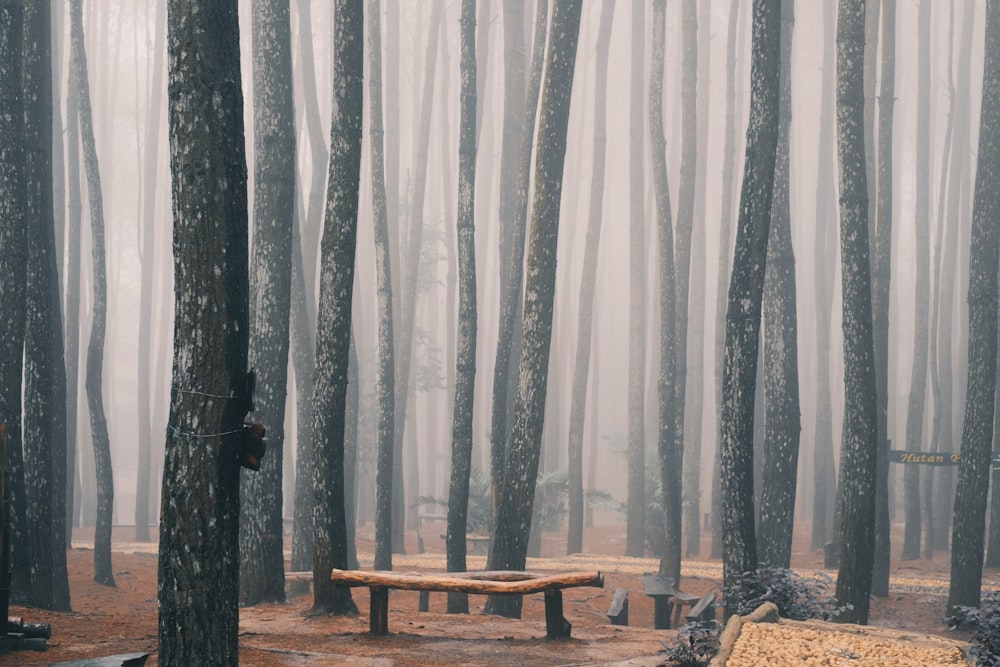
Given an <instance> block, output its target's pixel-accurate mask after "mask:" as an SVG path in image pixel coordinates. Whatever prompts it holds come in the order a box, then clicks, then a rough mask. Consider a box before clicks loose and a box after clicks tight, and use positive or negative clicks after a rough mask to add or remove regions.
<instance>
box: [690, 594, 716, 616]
mask: <svg viewBox="0 0 1000 667" xmlns="http://www.w3.org/2000/svg"><path fill="white" fill-rule="evenodd" d="M714 620H715V593H705V594H704V595H702V596H701V597H700V598H699V599H698V601H697V602H695V603H694V606H693V607H691V610H690V611H689V612H688V613H687V614H685V615H684V622H685V623H698V622H700V621H705V622H708V621H714Z"/></svg>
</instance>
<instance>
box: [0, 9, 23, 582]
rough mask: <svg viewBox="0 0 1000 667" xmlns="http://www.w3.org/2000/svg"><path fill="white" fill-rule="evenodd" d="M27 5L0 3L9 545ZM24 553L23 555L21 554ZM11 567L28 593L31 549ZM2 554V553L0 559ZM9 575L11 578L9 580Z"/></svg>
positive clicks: (16, 533)
mask: <svg viewBox="0 0 1000 667" xmlns="http://www.w3.org/2000/svg"><path fill="white" fill-rule="evenodd" d="M23 5H24V3H23V2H21V0H7V1H5V2H3V3H0V147H2V149H0V247H2V248H4V252H3V253H0V275H3V276H5V279H4V280H3V281H0V313H2V314H3V318H2V319H0V424H5V425H6V429H5V435H4V436H2V437H3V438H4V439H5V441H6V458H5V460H4V461H3V464H4V469H5V471H6V473H7V475H8V480H9V483H8V484H7V485H6V486H7V493H8V496H7V498H5V499H4V500H5V501H7V503H9V513H8V514H7V515H6V520H7V525H8V526H9V540H10V543H11V544H22V545H23V544H25V543H26V541H27V531H28V525H27V517H26V512H27V501H26V498H25V487H24V472H25V471H24V460H23V458H22V449H21V445H22V432H21V411H22V405H21V388H22V371H23V369H24V342H25V329H24V324H25V303H26V302H25V299H26V291H25V282H26V280H27V269H28V223H29V220H30V219H29V218H28V210H27V196H28V195H27V176H26V165H25V157H26V151H27V147H26V142H25V134H24V126H25V117H24V101H23V99H22V91H21V44H22V33H23V30H24V6H23ZM18 552H20V553H18ZM8 554H9V557H10V559H11V560H10V561H9V563H10V564H11V569H10V570H9V571H7V572H3V573H2V576H3V577H4V579H3V581H4V582H5V583H7V584H9V585H11V587H12V589H13V590H14V591H15V592H18V593H22V594H24V593H27V592H28V591H27V587H28V585H29V582H30V561H29V559H28V553H27V549H18V550H10V551H9V552H8ZM2 557H3V554H0V558H2ZM7 575H10V578H9V579H8V578H6V577H7Z"/></svg>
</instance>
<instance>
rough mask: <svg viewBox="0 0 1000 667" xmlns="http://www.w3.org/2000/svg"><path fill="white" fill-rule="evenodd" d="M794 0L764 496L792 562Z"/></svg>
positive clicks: (767, 529)
mask: <svg viewBox="0 0 1000 667" xmlns="http://www.w3.org/2000/svg"><path fill="white" fill-rule="evenodd" d="M794 25H795V15H794V10H793V7H792V3H790V2H783V3H782V5H781V73H780V75H779V76H780V84H779V85H780V87H781V92H780V100H779V111H778V145H777V160H776V162H775V169H774V194H773V195H772V200H771V229H770V232H769V237H768V243H767V270H766V273H765V276H764V295H763V299H764V304H763V307H764V323H765V331H764V360H765V361H764V378H763V380H764V396H765V415H766V417H765V432H764V483H763V488H762V489H761V500H760V505H761V509H760V541H759V542H760V560H761V561H762V562H764V563H766V564H768V565H769V566H771V567H781V568H789V567H791V560H792V532H793V529H794V524H795V521H794V519H795V492H796V485H797V481H798V480H797V476H798V461H799V436H800V432H801V428H802V423H801V416H800V412H799V410H800V409H799V363H798V315H797V312H796V307H795V253H794V252H793V249H792V227H791V211H790V204H789V200H790V193H789V190H790V183H789V181H790V158H791V148H790V143H791V142H790V137H789V135H790V129H791V123H792V65H791V57H792V30H793V28H794Z"/></svg>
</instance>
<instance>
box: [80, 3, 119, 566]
mask: <svg viewBox="0 0 1000 667" xmlns="http://www.w3.org/2000/svg"><path fill="white" fill-rule="evenodd" d="M70 33H71V37H72V39H71V44H72V52H73V53H72V55H73V79H74V80H75V87H76V90H77V93H78V96H77V103H78V105H79V112H80V138H81V145H82V146H83V164H84V167H85V169H86V172H87V199H88V201H89V202H90V229H91V262H92V264H93V276H92V277H93V284H94V305H93V309H92V316H91V328H90V343H89V344H88V346H87V377H86V387H87V406H88V407H89V408H90V432H91V437H93V439H94V463H95V468H96V471H97V525H96V526H95V528H94V580H95V581H97V582H99V583H102V584H105V585H107V586H114V585H115V577H114V573H113V572H112V568H111V518H112V517H111V515H112V511H113V509H114V498H115V487H114V478H113V474H112V469H111V439H110V437H109V435H108V421H107V418H106V417H105V416H104V397H103V394H102V392H103V385H104V379H103V378H104V338H105V329H106V322H107V314H108V286H107V275H106V274H107V271H106V269H105V265H106V262H105V252H104V199H103V196H102V192H101V170H100V166H99V164H98V161H97V143H96V142H95V141H94V121H93V116H92V114H91V110H90V81H89V78H88V76H87V52H86V48H85V46H84V41H83V0H73V1H72V2H71V3H70Z"/></svg>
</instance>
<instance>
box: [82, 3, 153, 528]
mask: <svg viewBox="0 0 1000 667" xmlns="http://www.w3.org/2000/svg"><path fill="white" fill-rule="evenodd" d="M166 5H167V3H166V2H163V1H162V0H161V1H159V2H156V3H155V7H154V8H155V12H154V14H155V17H156V18H155V20H154V23H155V24H156V37H155V39H154V42H153V64H152V67H151V69H150V71H151V73H152V81H151V83H150V85H149V93H148V94H149V111H148V113H147V117H146V136H145V144H144V150H145V155H144V156H143V158H144V160H143V169H142V182H143V192H142V194H143V197H142V218H141V223H140V227H139V230H140V232H139V237H140V239H141V241H140V242H141V246H140V247H141V251H140V258H141V262H142V274H141V276H140V278H139V354H138V358H137V359H136V400H137V401H138V410H137V412H138V418H139V441H138V443H137V445H138V447H137V462H136V476H135V514H134V517H135V539H136V541H137V542H149V541H150V533H149V519H150V516H149V505H150V493H149V490H150V486H151V471H152V458H153V457H152V448H153V426H152V419H153V416H152V400H153V397H152V390H151V385H152V378H151V377H150V372H151V368H152V364H151V361H152V356H153V350H154V348H153V345H152V327H153V278H154V275H155V271H156V259H155V253H156V243H155V241H156V228H157V225H156V182H157V174H158V172H159V169H158V167H159V163H160V160H159V154H160V136H161V134H160V133H161V130H162V127H161V125H160V112H161V110H162V108H163V88H164V86H163V74H164V72H165V67H164V65H163V56H164V53H165V52H166V48H165V45H164V39H165V37H166V31H167V22H166ZM67 310H68V307H67ZM68 319H69V314H68V313H67V320H68ZM67 347H68V346H67Z"/></svg>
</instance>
